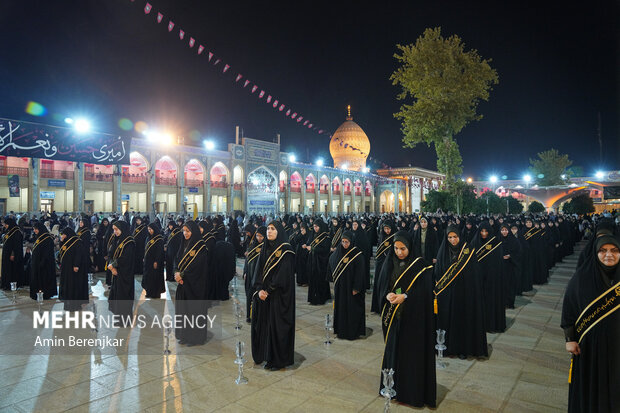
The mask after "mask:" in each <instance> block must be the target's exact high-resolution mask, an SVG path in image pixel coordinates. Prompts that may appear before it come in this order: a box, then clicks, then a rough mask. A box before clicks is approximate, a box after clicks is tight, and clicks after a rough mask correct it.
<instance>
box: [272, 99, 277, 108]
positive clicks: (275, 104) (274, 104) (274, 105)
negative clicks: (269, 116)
mask: <svg viewBox="0 0 620 413" xmlns="http://www.w3.org/2000/svg"><path fill="white" fill-rule="evenodd" d="M277 106H278V99H276V100H275V101H274V102H273V107H274V108H275V107H277Z"/></svg>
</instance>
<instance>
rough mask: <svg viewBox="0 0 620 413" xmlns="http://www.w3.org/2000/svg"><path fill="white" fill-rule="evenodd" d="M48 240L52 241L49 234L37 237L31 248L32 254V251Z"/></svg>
mask: <svg viewBox="0 0 620 413" xmlns="http://www.w3.org/2000/svg"><path fill="white" fill-rule="evenodd" d="M48 239H50V240H51V239H52V235H51V234H50V233H49V232H45V233H43V234H41V236H39V237H38V238H37V240H36V241H35V242H34V245H33V246H32V252H34V250H36V249H37V247H38V246H39V245H40V244H42V243H43V241H45V240H48Z"/></svg>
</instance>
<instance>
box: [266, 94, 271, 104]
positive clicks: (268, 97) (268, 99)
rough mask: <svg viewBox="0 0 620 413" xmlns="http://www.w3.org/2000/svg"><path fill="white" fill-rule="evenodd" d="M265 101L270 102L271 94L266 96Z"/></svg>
mask: <svg viewBox="0 0 620 413" xmlns="http://www.w3.org/2000/svg"><path fill="white" fill-rule="evenodd" d="M267 103H271V95H269V96H267Z"/></svg>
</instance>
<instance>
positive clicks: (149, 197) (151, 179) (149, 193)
mask: <svg viewBox="0 0 620 413" xmlns="http://www.w3.org/2000/svg"><path fill="white" fill-rule="evenodd" d="M146 202H147V203H148V205H147V206H146V209H147V211H150V214H149V215H150V216H151V218H152V219H155V215H156V214H155V174H154V173H153V172H152V171H151V172H147V173H146ZM166 212H167V211H166ZM162 224H165V223H163V222H162Z"/></svg>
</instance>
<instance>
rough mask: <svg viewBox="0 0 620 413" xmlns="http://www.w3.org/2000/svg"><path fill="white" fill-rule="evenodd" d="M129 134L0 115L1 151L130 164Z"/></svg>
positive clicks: (82, 160) (26, 155)
mask: <svg viewBox="0 0 620 413" xmlns="http://www.w3.org/2000/svg"><path fill="white" fill-rule="evenodd" d="M130 149H131V137H123V136H115V135H107V134H103V133H88V134H78V133H77V132H75V131H73V130H71V129H66V128H58V127H54V126H47V125H39V124H34V123H29V122H21V121H14V120H8V119H2V118H0V155H4V156H19V157H27V158H44V159H56V160H60V161H73V162H87V163H96V164H105V165H111V164H129V152H130Z"/></svg>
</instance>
